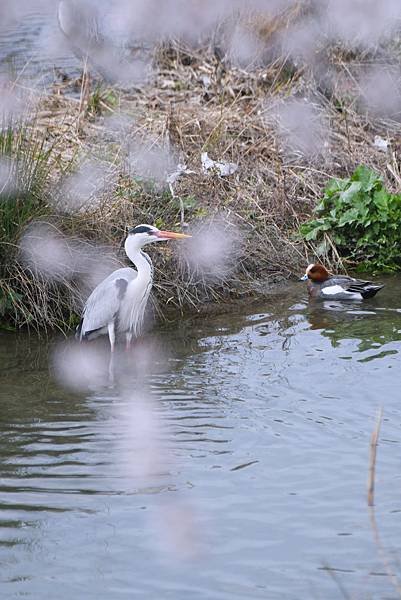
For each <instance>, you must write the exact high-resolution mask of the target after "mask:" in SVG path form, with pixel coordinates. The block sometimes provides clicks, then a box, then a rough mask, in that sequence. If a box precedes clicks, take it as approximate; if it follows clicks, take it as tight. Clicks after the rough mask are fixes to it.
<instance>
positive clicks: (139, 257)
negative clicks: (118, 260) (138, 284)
mask: <svg viewBox="0 0 401 600" xmlns="http://www.w3.org/2000/svg"><path fill="white" fill-rule="evenodd" d="M124 248H125V253H126V255H127V256H128V258H129V259H130V261H131V262H132V263H134V265H135V266H136V268H137V271H138V277H137V281H138V280H140V281H144V282H146V281H148V282H151V281H152V276H153V265H152V261H151V260H150V257H149V256H148V255H147V254H145V252H142V248H141V246H140V245H139V244H138V243H137V242H136V241H135V240H132V239H131V238H130V237H128V238H127V239H126V240H125V244H124Z"/></svg>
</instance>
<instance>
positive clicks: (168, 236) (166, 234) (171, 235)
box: [156, 231, 192, 240]
mask: <svg viewBox="0 0 401 600" xmlns="http://www.w3.org/2000/svg"><path fill="white" fill-rule="evenodd" d="M156 236H157V237H158V238H161V239H163V240H184V239H186V238H190V237H192V236H191V235H187V234H186V233H176V232H175V231H158V232H157V233H156Z"/></svg>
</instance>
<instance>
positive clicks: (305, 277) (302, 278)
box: [299, 273, 308, 281]
mask: <svg viewBox="0 0 401 600" xmlns="http://www.w3.org/2000/svg"><path fill="white" fill-rule="evenodd" d="M307 279H308V276H307V274H306V273H305V275H303V276H302V277H301V278H300V280H299V281H306V280H307Z"/></svg>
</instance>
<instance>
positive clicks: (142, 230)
mask: <svg viewBox="0 0 401 600" xmlns="http://www.w3.org/2000/svg"><path fill="white" fill-rule="evenodd" d="M151 232H152V229H151V227H148V226H147V225H137V226H136V227H131V229H129V230H128V233H130V234H132V233H151Z"/></svg>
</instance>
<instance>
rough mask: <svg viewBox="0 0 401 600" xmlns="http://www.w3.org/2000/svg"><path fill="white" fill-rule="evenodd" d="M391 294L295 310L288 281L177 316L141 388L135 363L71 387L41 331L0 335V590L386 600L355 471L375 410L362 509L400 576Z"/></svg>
mask: <svg viewBox="0 0 401 600" xmlns="http://www.w3.org/2000/svg"><path fill="white" fill-rule="evenodd" d="M400 286H401V280H400V279H399V278H394V279H390V280H389V281H387V285H386V287H385V288H384V290H382V292H381V293H380V294H379V295H378V296H377V298H375V299H373V300H371V301H369V302H365V303H364V304H359V303H352V304H351V303H350V304H336V303H334V302H329V303H327V304H326V303H325V304H309V303H308V301H307V299H306V297H305V295H304V288H303V286H302V284H301V286H298V285H294V287H293V288H290V290H289V291H288V292H285V293H280V294H277V295H275V296H273V297H272V298H271V301H269V302H266V303H265V304H264V305H261V306H257V307H255V308H254V309H252V310H251V309H249V310H248V311H245V312H244V311H243V310H235V309H232V310H231V311H230V313H226V314H223V315H220V316H218V317H210V318H203V319H202V320H199V319H198V320H193V321H191V320H185V321H182V322H180V323H179V324H178V325H177V324H175V325H173V326H171V327H166V328H164V329H161V330H159V331H157V332H154V334H153V335H154V336H156V339H157V342H156V346H157V347H158V348H159V349H163V353H164V355H165V357H166V358H165V360H164V361H161V363H160V365H159V367H158V368H157V369H154V368H153V367H154V365H149V364H147V367H149V370H150V371H152V373H151V374H150V375H148V376H146V375H143V374H144V373H145V372H146V371H147V370H148V369H147V368H145V367H146V365H145V366H144V368H143V369H142V367H141V369H140V372H141V373H142V376H141V378H140V379H141V382H139V379H138V370H136V369H135V368H134V367H135V365H133V366H132V373H136V375H135V376H134V375H130V374H129V375H128V376H126V377H125V380H124V382H123V384H121V382H120V381H117V383H116V385H115V386H114V387H110V386H100V387H99V386H96V385H94V386H92V387H93V389H91V390H88V391H86V392H85V393H82V392H81V393H77V392H72V391H68V390H67V389H66V388H64V387H63V386H61V385H60V384H59V383H58V382H56V381H55V380H54V378H53V375H52V372H50V371H49V364H48V355H49V354H50V356H51V355H52V352H53V349H54V345H55V341H54V340H53V341H51V342H50V343H49V344H47V343H45V342H44V341H43V340H39V339H37V338H35V337H34V336H30V337H29V336H26V335H13V334H9V333H3V334H1V336H0V377H1V387H0V402H1V404H0V407H1V411H0V433H1V435H0V456H1V463H0V464H1V466H0V469H1V473H0V478H1V479H0V489H1V496H0V561H1V564H2V569H1V576H0V577H1V579H0V581H1V583H0V589H1V591H2V597H4V598H20V597H27V598H32V599H39V598H45V597H49V598H50V597H54V593H55V590H57V598H58V599H59V600H64V599H65V600H67V599H68V600H70V598H72V597H77V598H85V599H89V598H97V599H101V600H103V599H104V600H106V599H107V600H109V599H110V598H113V599H114V598H125V597H127V598H132V597H140V598H167V597H170V598H174V599H177V600H178V599H179V600H181V599H182V600H187V598H188V597H193V598H200V599H206V598H214V599H222V600H223V599H224V600H229V599H233V598H238V599H243V600H245V599H249V598H263V599H267V598H269V599H275V598H277V599H279V598H280V599H282V598H288V599H296V598H316V599H324V600H327V599H331V598H333V599H334V598H342V597H343V594H344V590H345V593H347V594H349V595H350V596H352V597H353V598H377V599H378V598H395V597H398V596H397V594H396V592H395V591H394V590H393V587H392V585H391V583H390V581H389V579H388V577H387V576H386V574H385V566H384V565H383V562H382V560H381V558H380V556H379V552H378V547H377V543H376V542H375V540H374V535H373V531H372V525H371V522H370V519H369V513H368V509H367V503H366V481H367V472H368V452H369V439H370V434H371V431H372V429H373V427H374V425H375V420H376V416H377V411H378V409H379V407H380V406H383V409H384V420H383V424H382V431H381V435H380V445H379V448H378V464H377V482H376V483H377V490H376V518H377V524H378V528H379V534H380V536H381V538H382V543H383V546H384V548H385V552H386V553H387V555H388V560H389V562H390V564H391V565H392V566H393V568H394V570H395V572H396V573H397V572H398V573H401V569H400V567H399V564H400V560H401V547H400V539H401V495H400V489H401V452H400V442H401V403H400V392H399V364H400V351H401V302H400V294H399V290H400ZM158 356H159V354H158ZM124 360H125V361H127V360H128V364H129V360H130V359H129V357H128V359H127V357H125V358H124ZM150 362H151V361H150ZM159 362H160V361H159ZM117 367H118V365H117ZM140 383H143V384H146V385H147V386H148V387H147V389H148V390H150V391H149V398H148V399H149V402H150V400H151V399H153V409H152V410H153V413H152V414H154V416H155V418H156V422H157V423H158V426H159V428H160V431H159V433H158V434H157V436H156V437H157V440H158V441H157V444H158V446H157V449H156V450H157V452H156V450H155V448H153V447H152V444H150V445H149V446H147V445H146V444H147V441H146V440H147V429H146V423H147V422H146V419H145V421H144V429H142V421H138V422H139V423H140V427H139V428H138V422H137V421H136V420H137V419H139V417H140V415H141V412H140V411H139V412H138V410H137V408H138V406H137V403H138V397H137V395H136V392H137V388H139V387H140V386H139V384H140ZM145 416H146V415H145ZM151 437H152V436H151ZM144 448H145V454H144V452H143V450H144ZM146 453H147V454H146ZM153 453H156V455H157V456H156V459H155V457H154V456H153ZM160 454H161V455H162V460H160ZM149 456H150V458H149V460H150V466H149V465H147V466H148V467H149V468H147V466H146V464H145V465H144V464H143V462H145V463H147V461H148V458H147V457H149ZM152 460H153V463H152ZM342 590H343V591H342Z"/></svg>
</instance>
